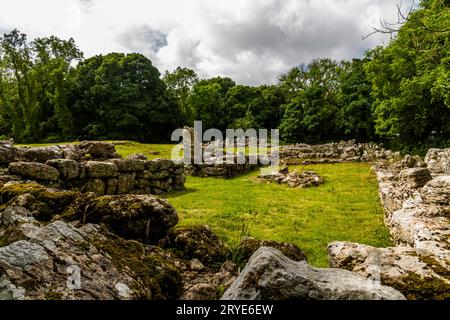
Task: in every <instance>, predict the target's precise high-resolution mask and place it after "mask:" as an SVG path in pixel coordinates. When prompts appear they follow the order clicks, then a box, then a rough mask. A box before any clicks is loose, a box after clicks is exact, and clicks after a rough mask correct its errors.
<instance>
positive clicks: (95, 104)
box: [72, 53, 178, 141]
mask: <svg viewBox="0 0 450 320" xmlns="http://www.w3.org/2000/svg"><path fill="white" fill-rule="evenodd" d="M159 77H160V74H159V71H158V70H157V69H156V68H155V67H154V66H153V65H152V63H151V61H150V60H149V59H147V58H146V57H144V56H143V55H141V54H128V55H125V54H120V53H111V54H108V55H106V56H101V55H100V56H95V57H93V58H90V59H87V60H85V61H83V62H81V63H80V64H79V65H78V67H77V69H76V70H75V72H74V77H73V86H72V101H73V112H74V121H75V122H76V123H77V130H76V133H77V137H79V138H82V139H108V138H112V139H133V140H141V141H142V140H145V141H161V140H164V139H165V140H168V139H169V138H170V133H171V132H172V130H173V129H174V128H175V127H176V125H177V122H178V118H177V116H176V115H177V114H178V112H177V106H176V104H174V103H172V102H171V101H170V99H169V98H168V95H167V92H166V87H165V84H164V83H163V82H162V81H161V80H160V78H159Z"/></svg>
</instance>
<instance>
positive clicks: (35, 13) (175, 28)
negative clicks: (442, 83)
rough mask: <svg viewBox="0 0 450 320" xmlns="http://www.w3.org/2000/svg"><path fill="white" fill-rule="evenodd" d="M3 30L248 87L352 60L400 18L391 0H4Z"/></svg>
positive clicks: (89, 53)
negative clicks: (376, 28)
mask: <svg viewBox="0 0 450 320" xmlns="http://www.w3.org/2000/svg"><path fill="white" fill-rule="evenodd" d="M2 2H3V3H2V9H1V11H0V31H1V30H7V29H11V28H18V29H20V30H21V31H23V32H25V33H27V34H29V36H30V38H34V37H37V36H48V35H51V34H54V35H57V36H59V37H62V38H68V37H73V38H74V39H75V40H76V42H77V44H78V45H79V47H80V48H81V49H82V50H83V51H84V52H85V56H86V57H89V56H92V55H95V54H99V53H108V52H133V51H138V52H141V53H143V54H145V55H146V56H148V57H149V58H150V59H152V61H153V63H154V64H155V65H156V66H157V67H158V68H159V69H160V71H161V72H163V71H164V70H166V69H174V68H176V67H177V66H179V65H181V66H186V67H190V68H193V69H194V70H196V71H197V72H198V73H199V75H200V76H202V77H209V76H215V75H226V76H230V77H232V78H233V79H235V80H236V81H237V82H240V83H244V84H260V83H267V82H274V81H276V79H277V77H278V75H279V74H280V73H282V72H285V71H287V70H288V69H289V68H291V67H292V66H294V65H298V64H300V63H305V62H306V63H307V62H309V61H310V60H311V59H312V58H314V57H330V58H334V59H350V58H353V57H359V56H360V55H361V53H362V52H363V51H364V50H366V49H368V48H372V47H374V46H375V45H377V44H381V43H382V40H385V41H387V40H388V39H387V38H386V37H382V36H380V35H375V36H373V37H371V38H369V39H367V40H365V41H363V40H362V39H361V37H362V36H364V35H366V34H367V33H369V32H370V28H369V26H370V25H373V24H374V23H378V21H379V19H380V18H390V19H395V17H396V11H395V10H396V8H395V5H396V3H395V2H394V1H392V0H372V1H370V0H283V1H279V0H245V1H242V0H127V1H118V0H40V1H29V0H14V1H12V0H8V1H6V0H3V1H2Z"/></svg>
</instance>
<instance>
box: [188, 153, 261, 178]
mask: <svg viewBox="0 0 450 320" xmlns="http://www.w3.org/2000/svg"><path fill="white" fill-rule="evenodd" d="M249 159H250V158H249V157H248V156H246V157H245V163H243V164H239V163H238V161H237V156H235V157H234V161H233V163H227V162H226V159H225V158H222V159H217V160H216V161H215V163H211V164H207V163H203V164H188V165H186V166H185V172H186V174H187V175H189V176H193V177H202V178H205V177H217V178H232V177H235V176H238V175H241V174H245V173H247V172H250V171H252V170H254V169H256V168H258V167H259V164H251V163H250V161H249ZM258 163H259V162H258Z"/></svg>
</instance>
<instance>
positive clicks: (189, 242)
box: [160, 226, 231, 269]
mask: <svg viewBox="0 0 450 320" xmlns="http://www.w3.org/2000/svg"><path fill="white" fill-rule="evenodd" d="M160 245H162V246H163V247H164V248H171V249H175V250H176V251H177V252H178V253H179V254H180V258H183V259H185V260H192V259H198V260H199V261H201V262H202V263H203V264H205V265H206V266H208V267H211V268H213V269H217V268H219V267H220V265H221V264H222V263H224V262H225V261H226V260H227V259H228V258H229V257H230V255H231V253H230V251H229V250H228V248H227V247H226V246H225V245H224V244H223V242H222V241H221V240H220V239H219V238H218V237H217V236H216V235H215V234H214V233H213V232H212V230H211V229H210V228H209V227H208V226H189V227H180V228H176V229H173V230H171V231H170V232H169V234H168V235H167V237H166V238H165V239H164V240H163V241H161V243H160Z"/></svg>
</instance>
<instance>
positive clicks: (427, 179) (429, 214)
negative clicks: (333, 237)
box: [328, 149, 450, 299]
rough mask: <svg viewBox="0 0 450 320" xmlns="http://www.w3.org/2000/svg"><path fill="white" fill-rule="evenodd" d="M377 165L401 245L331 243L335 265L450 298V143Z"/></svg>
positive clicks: (414, 292)
mask: <svg viewBox="0 0 450 320" xmlns="http://www.w3.org/2000/svg"><path fill="white" fill-rule="evenodd" d="M374 168H375V172H376V174H377V177H378V183H379V193H380V198H381V203H382V205H383V208H384V211H385V223H386V225H387V226H388V227H389V229H390V232H391V236H392V239H393V241H394V243H395V245H396V246H395V247H391V248H382V249H380V248H374V247H370V246H366V245H362V244H355V243H348V242H335V243H331V244H330V245H329V248H328V250H329V254H330V261H331V265H332V266H333V267H338V268H345V269H348V270H351V271H356V272H358V273H360V274H361V275H363V276H366V277H369V278H377V279H380V280H381V281H382V282H383V284H387V285H390V286H393V287H394V288H397V289H398V290H400V291H401V292H402V293H404V294H405V295H406V296H407V298H409V299H450V272H449V270H450V249H449V248H450V238H449V236H450V231H449V230H450V149H446V150H438V149H431V150H430V151H429V152H428V154H427V156H426V157H425V161H423V160H422V159H420V158H419V157H411V156H406V157H405V158H404V159H403V160H402V161H399V162H397V163H393V164H390V165H386V164H380V165H376V166H375V167H374Z"/></svg>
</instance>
